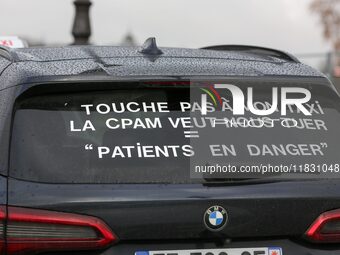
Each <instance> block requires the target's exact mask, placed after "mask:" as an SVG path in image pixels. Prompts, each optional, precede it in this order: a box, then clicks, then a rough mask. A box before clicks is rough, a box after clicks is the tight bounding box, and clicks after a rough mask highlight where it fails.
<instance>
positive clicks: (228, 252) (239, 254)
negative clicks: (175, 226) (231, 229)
mask: <svg viewBox="0 0 340 255" xmlns="http://www.w3.org/2000/svg"><path fill="white" fill-rule="evenodd" d="M135 255H283V253H282V249H281V248H280V247H259V248H231V249H202V250H164V251H136V252H135Z"/></svg>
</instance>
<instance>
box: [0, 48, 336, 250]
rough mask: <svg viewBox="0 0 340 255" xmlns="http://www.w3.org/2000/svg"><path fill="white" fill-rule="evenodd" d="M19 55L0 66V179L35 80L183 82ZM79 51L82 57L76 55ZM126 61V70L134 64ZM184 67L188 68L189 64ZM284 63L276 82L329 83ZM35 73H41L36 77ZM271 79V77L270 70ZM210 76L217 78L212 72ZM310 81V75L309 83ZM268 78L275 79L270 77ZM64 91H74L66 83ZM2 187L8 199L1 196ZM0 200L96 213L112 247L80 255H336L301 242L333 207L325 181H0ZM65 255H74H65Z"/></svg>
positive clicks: (332, 192)
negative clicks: (141, 253) (212, 227)
mask: <svg viewBox="0 0 340 255" xmlns="http://www.w3.org/2000/svg"><path fill="white" fill-rule="evenodd" d="M23 52H24V53H25V54H21V53H20V52H18V55H22V56H24V57H26V59H21V60H20V59H19V60H18V62H17V64H15V63H12V64H8V63H7V62H8V61H7V62H6V61H5V60H4V61H3V62H2V64H4V65H3V66H4V69H3V70H2V71H1V73H2V75H1V76H2V77H1V76H0V78H4V80H3V82H2V83H1V87H2V88H3V90H2V91H1V92H0V98H1V102H2V105H3V107H2V108H1V113H2V114H1V120H2V122H3V126H1V129H0V132H1V145H2V146H1V152H3V153H1V157H0V158H1V160H0V162H1V168H0V171H1V173H2V174H4V175H7V174H8V173H7V171H8V162H7V160H8V151H9V140H10V127H11V119H12V113H13V109H14V102H15V99H16V98H17V97H18V96H20V95H21V94H22V93H24V92H26V91H27V90H28V89H30V88H32V87H34V86H37V85H40V84H43V83H49V84H50V85H51V84H54V87H58V86H57V84H59V85H65V83H73V84H78V85H79V84H80V83H88V82H89V81H91V80H92V81H113V80H128V81H131V80H133V79H136V80H137V79H141V78H142V79H148V80H153V79H168V80H176V79H184V78H185V77H183V76H182V73H175V75H174V77H166V76H164V75H167V74H168V73H162V72H160V71H159V70H158V71H159V72H158V73H157V72H156V73H155V74H153V76H152V75H150V74H149V76H147V77H145V76H144V75H145V74H144V73H141V76H138V74H136V73H135V74H134V77H131V76H130V77H129V76H128V75H125V76H124V75H123V76H121V77H117V76H116V77H112V76H108V75H107V73H106V74H104V75H102V74H99V75H89V73H88V71H89V70H91V68H98V67H96V66H97V64H96V63H95V62H94V61H93V59H91V58H90V57H86V59H85V57H84V59H81V58H79V59H78V60H76V56H73V57H74V59H71V60H70V57H69V56H65V57H64V59H62V58H61V57H59V58H58V60H56V59H57V58H55V59H42V57H41V56H39V57H32V58H30V56H34V50H32V51H30V50H26V52H25V50H23ZM70 52H71V51H70ZM81 53H82V54H83V52H81ZM58 54H60V52H59V53H58ZM122 54H123V53H122ZM124 54H126V53H124ZM46 55H48V54H46ZM122 56H123V55H122ZM122 56H120V57H116V59H115V57H112V59H111V60H109V59H107V60H108V61H107V62H108V63H107V64H108V65H109V64H112V65H113V64H114V63H115V62H117V61H116V60H117V58H119V61H118V62H119V63H120V61H121V59H120V58H121V57H122ZM45 57H46V56H45ZM100 57H103V56H100ZM177 57H181V56H177ZM199 57H202V56H199ZM103 58H105V57H103ZM131 58H133V56H131ZM85 60H86V61H88V65H87V66H86V65H85V66H84V64H82V62H84V61H85ZM67 61H69V62H70V61H72V63H73V64H74V65H75V69H76V71H72V70H70V68H69V67H68V68H67V66H70V65H69V64H70V63H66V62H67ZM122 61H123V60H122ZM124 61H125V60H124ZM129 61H130V64H131V65H132V63H133V62H134V61H136V60H132V59H131V60H129ZM225 61H228V60H225ZM235 61H239V60H235ZM251 61H254V62H256V61H260V60H259V59H255V60H251ZM0 62H1V61H0ZM5 62H6V63H5ZM55 62H58V63H55ZM64 62H65V63H64ZM109 62H110V63H109ZM111 62H112V63H111ZM156 62H157V61H156ZM248 62H249V61H248ZM143 63H144V61H140V63H139V64H140V65H142V64H143ZM5 64H6V65H5ZM7 64H8V65H7ZM25 64H26V66H25ZM115 64H117V63H115ZM177 64H178V63H177ZM192 64H193V66H194V63H192ZM215 64H218V63H215ZM243 64H244V63H243ZM15 65H17V66H15ZM270 65H273V66H275V68H278V69H281V70H284V69H285V68H286V67H287V66H286V67H285V66H284V64H283V63H280V62H278V63H270ZM290 65H296V69H297V70H298V71H297V72H292V73H290V74H289V72H288V71H287V72H288V74H289V75H291V77H287V76H281V77H280V79H287V80H289V79H299V80H301V82H302V81H303V80H304V78H305V77H308V78H307V80H308V82H315V83H319V82H320V81H322V83H324V86H330V84H329V83H328V81H327V80H326V79H325V78H324V77H322V76H321V75H318V74H317V73H316V72H314V71H313V72H312V71H311V70H309V69H308V68H306V67H305V66H302V65H300V64H290ZM51 66H53V68H54V69H53V68H51ZM193 66H191V70H193V68H194V67H193ZM241 66H242V63H241ZM16 68H17V70H20V71H19V72H17V73H15V72H14V70H15V69H16ZM39 68H41V69H42V70H41V71H39V72H38V71H37V70H38V69H39ZM299 68H300V69H299ZM49 69H50V70H49ZM288 69H289V68H288ZM301 69H303V70H304V71H305V73H303V71H302V72H300V75H301V77H296V74H297V73H299V71H301ZM32 70H33V71H32ZM163 70H165V69H163ZM250 70H251V68H249V69H248V73H249V72H250ZM130 71H131V69H130ZM238 71H240V70H238ZM262 71H263V72H262V73H261V74H260V73H259V72H252V74H257V76H260V79H263V78H273V77H263V76H262V75H263V74H264V73H265V72H264V70H262ZM128 72H129V68H127V69H126V70H125V71H124V73H125V74H127V73H128ZM225 72H227V71H225ZM183 73H185V72H183ZM269 73H270V72H269ZM269 73H267V74H266V75H269ZM180 74H181V75H180ZM192 74H193V75H194V74H195V75H196V77H198V76H199V75H204V72H202V70H201V71H200V72H192ZM273 74H274V75H275V72H273ZM63 75H64V76H63ZM71 75H72V76H71ZM215 75H220V74H219V73H216V74H215ZM238 75H239V76H238V77H236V78H237V79H239V78H240V77H241V78H242V79H247V78H246V77H244V76H242V75H244V73H239V74H238ZM276 75H283V74H276ZM261 76H262V77H261ZM294 76H295V77H294ZM311 76H314V77H313V78H310V77H311ZM274 77H275V78H278V76H274ZM186 78H188V77H186ZM229 78H230V77H229ZM248 79H259V77H255V76H254V77H248ZM305 82H306V81H305ZM19 84H20V85H19ZM85 87H86V86H85ZM85 87H83V88H85ZM68 88H69V89H74V88H71V86H68ZM78 88H79V86H78ZM48 90H49V89H48ZM49 91H50V92H51V91H52V90H49ZM7 182H8V194H7V192H6V191H7ZM7 197H8V201H7ZM0 203H1V204H6V203H7V204H8V205H12V206H22V207H33V208H41V209H48V210H56V211H65V212H73V213H81V214H88V215H93V216H97V217H99V218H101V219H103V220H104V221H105V222H106V223H107V224H109V225H110V227H111V228H112V230H113V231H114V232H115V233H116V234H117V235H118V237H119V239H120V242H119V243H118V244H117V245H115V246H113V247H110V248H108V249H107V250H105V251H96V252H80V253H79V254H90V253H91V254H123V255H124V254H134V252H135V251H136V250H163V249H164V250H169V249H195V248H199V249H202V248H216V247H263V246H280V247H282V248H283V250H284V254H306V255H307V254H309V255H321V254H323V255H324V254H327V255H329V254H331V255H332V254H339V250H340V246H337V245H331V246H328V245H326V246H325V245H313V244H310V243H308V242H304V241H303V239H302V234H303V233H304V231H305V230H307V228H308V227H309V225H310V224H311V223H312V222H313V220H314V219H315V218H316V217H317V216H319V215H320V213H322V212H324V211H327V210H331V209H335V208H340V183H339V182H337V181H331V180H324V181H318V182H315V181H308V182H304V181H299V182H292V181H286V182H278V183H259V184H253V185H225V186H219V187H215V186H204V185H197V184H195V185H194V184H190V185H133V184H130V185H110V184H106V185H94V184H91V185H86V184H77V185H72V184H67V185H66V184H64V185H63V184H47V183H46V184H44V183H33V182H27V181H22V180H16V179H13V178H6V177H2V176H0ZM214 204H219V205H221V206H224V207H225V208H226V209H227V211H228V213H229V214H230V223H229V225H228V227H227V228H225V230H223V231H222V232H220V233H212V232H209V231H208V230H206V229H205V227H204V224H203V213H204V211H205V210H206V209H207V208H208V207H209V206H211V205H214ZM188 212H189V214H188ZM287 238H289V239H290V240H288V239H287ZM292 240H293V241H292ZM296 240H297V241H296ZM64 254H67V253H64ZM72 254H75V253H74V252H72Z"/></svg>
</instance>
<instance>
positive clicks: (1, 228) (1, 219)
mask: <svg viewBox="0 0 340 255" xmlns="http://www.w3.org/2000/svg"><path fill="white" fill-rule="evenodd" d="M5 218H6V208H5V207H4V206H0V255H1V254H3V253H4V250H5V240H4V237H5V235H4V232H5Z"/></svg>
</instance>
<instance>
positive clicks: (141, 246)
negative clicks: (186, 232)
mask: <svg viewBox="0 0 340 255" xmlns="http://www.w3.org/2000/svg"><path fill="white" fill-rule="evenodd" d="M250 247H281V248H282V253H283V255H339V254H340V245H310V244H305V243H296V242H293V241H291V240H288V239H279V240H268V241H238V242H232V243H229V244H222V243H213V242H203V241H202V242H192V243H190V242H185V243H184V242H173V243H155V242H154V243H145V242H141V243H121V244H117V245H116V246H113V247H111V248H109V249H107V250H106V251H104V252H102V253H101V254H103V255H117V254H119V255H134V254H135V252H136V251H141V250H144V251H150V250H152V251H155V250H156V251H158V250H178V249H181V250H186V249H188V250H192V249H217V248H250ZM202 255H205V254H202ZM217 255H218V254H217Z"/></svg>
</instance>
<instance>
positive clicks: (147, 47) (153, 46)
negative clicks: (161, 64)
mask: <svg viewBox="0 0 340 255" xmlns="http://www.w3.org/2000/svg"><path fill="white" fill-rule="evenodd" d="M139 52H140V53H143V54H147V55H161V54H163V52H162V51H161V50H160V49H159V48H158V47H157V43H156V38H155V37H150V38H148V39H146V41H145V42H144V43H143V45H142V49H141V50H140V51H139Z"/></svg>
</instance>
